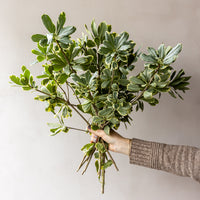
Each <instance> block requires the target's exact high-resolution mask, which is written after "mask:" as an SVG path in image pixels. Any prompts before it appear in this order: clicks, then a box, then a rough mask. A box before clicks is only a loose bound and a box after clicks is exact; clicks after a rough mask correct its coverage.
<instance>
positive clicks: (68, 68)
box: [10, 12, 190, 193]
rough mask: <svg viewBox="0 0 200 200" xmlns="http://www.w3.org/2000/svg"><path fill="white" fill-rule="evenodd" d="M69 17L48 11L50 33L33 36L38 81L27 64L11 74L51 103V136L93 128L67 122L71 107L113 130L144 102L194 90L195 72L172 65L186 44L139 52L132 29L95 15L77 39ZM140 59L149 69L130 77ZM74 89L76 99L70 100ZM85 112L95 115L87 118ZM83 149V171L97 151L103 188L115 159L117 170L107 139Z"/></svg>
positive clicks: (98, 125) (94, 123)
mask: <svg viewBox="0 0 200 200" xmlns="http://www.w3.org/2000/svg"><path fill="white" fill-rule="evenodd" d="M65 20H66V17H65V13H64V12H62V13H61V14H60V15H59V18H58V20H57V24H56V25H55V24H54V23H53V22H52V20H51V19H50V17H49V16H48V15H46V14H44V15H42V22H43V24H44V26H45V27H46V29H47V30H48V33H47V34H46V35H43V34H35V35H33V36H32V40H33V41H34V42H36V44H37V49H34V50H32V53H33V54H35V55H36V58H37V60H36V61H35V63H39V62H41V63H42V68H41V69H42V70H41V71H43V72H42V73H41V74H40V75H38V76H37V79H40V80H41V81H40V82H41V84H40V85H37V84H36V82H35V80H34V78H33V76H32V75H31V74H30V71H29V70H28V69H27V68H26V67H25V66H22V73H21V74H20V76H19V77H17V76H15V75H11V76H10V79H11V81H12V83H14V84H15V85H17V86H20V87H22V88H23V90H33V91H36V92H38V93H40V94H39V95H38V96H36V97H35V99H36V100H40V101H44V102H46V103H47V107H46V109H45V110H46V111H47V112H52V113H53V115H54V116H55V117H56V118H57V119H58V123H48V125H49V126H50V127H51V129H50V131H51V132H52V134H51V135H52V136H54V135H56V134H58V133H60V132H65V133H67V132H68V131H69V130H70V129H74V130H77V131H84V132H87V133H88V130H84V129H81V128H78V127H71V126H70V125H67V123H66V122H65V120H66V119H67V118H68V117H72V111H73V112H76V113H78V115H79V116H80V117H81V118H82V119H83V120H84V121H85V123H86V124H87V125H91V128H92V129H93V130H97V129H103V130H104V131H105V133H106V134H109V133H110V130H111V129H115V130H117V129H118V127H119V126H120V124H121V123H122V122H123V123H124V124H125V126H126V127H127V123H129V124H130V121H131V120H132V118H131V117H130V114H131V112H136V111H138V110H142V111H143V109H144V102H146V103H148V104H150V105H151V106H155V105H156V104H158V103H159V100H158V99H159V98H160V96H161V94H162V93H169V94H170V95H171V96H172V97H174V98H177V97H180V98H181V99H182V97H181V95H180V93H179V92H180V91H182V92H185V91H186V90H188V89H189V88H188V87H187V85H189V82H188V80H189V79H190V76H184V74H185V73H184V71H183V70H182V69H181V70H180V71H179V72H176V71H175V70H174V68H173V67H172V66H171V65H172V63H173V62H174V61H175V60H176V58H177V56H178V54H179V53H180V51H181V49H182V45H181V44H177V45H176V46H175V47H173V48H172V47H171V46H165V45H164V44H161V45H160V46H159V47H158V49H157V50H156V49H154V48H152V47H148V49H147V51H148V53H147V54H144V53H140V52H139V51H138V50H137V51H135V49H134V48H135V43H134V42H133V41H132V40H129V34H128V33H127V32H122V33H120V34H117V33H115V32H111V25H108V24H106V23H105V22H101V23H100V24H99V25H98V26H97V25H96V24H95V21H94V20H93V21H92V23H91V30H89V29H88V27H87V26H86V25H85V28H86V33H87V34H82V37H81V38H78V39H77V40H76V41H75V40H73V39H72V38H71V35H72V34H73V33H74V32H75V31H76V28H75V27H74V26H64V24H65ZM138 58H140V59H142V60H143V61H144V62H145V64H144V69H143V70H142V71H141V72H140V73H138V74H137V75H134V76H129V74H130V72H132V71H133V70H134V68H135V66H134V63H135V62H136V61H137V60H138ZM71 93H72V94H73V95H75V97H76V99H77V102H72V101H71V98H70V94H71ZM85 113H87V115H88V114H89V115H90V116H91V117H90V118H89V119H87V118H86V117H85V116H84V114H85ZM81 150H82V151H83V152H84V157H83V160H82V161H81V164H80V166H79V168H78V170H79V169H80V168H81V167H83V166H84V165H85V169H84V170H83V172H82V174H83V173H84V172H85V171H86V169H87V167H88V165H89V163H90V161H91V159H92V157H93V156H94V158H95V166H96V171H97V174H98V178H99V181H100V182H101V184H102V193H103V192H104V185H105V170H106V168H107V167H110V166H111V165H112V164H113V165H114V166H115V168H116V169H117V170H118V168H117V166H116V163H115V161H114V160H113V158H112V156H111V154H110V152H109V150H108V144H107V143H106V142H105V141H103V140H102V139H101V138H99V139H98V141H97V142H96V143H88V144H86V145H84V146H83V147H82V149H81Z"/></svg>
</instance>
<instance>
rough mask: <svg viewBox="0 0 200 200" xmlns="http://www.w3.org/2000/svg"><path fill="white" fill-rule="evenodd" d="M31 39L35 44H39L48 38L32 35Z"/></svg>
mask: <svg viewBox="0 0 200 200" xmlns="http://www.w3.org/2000/svg"><path fill="white" fill-rule="evenodd" d="M31 39H32V40H33V42H39V41H40V40H42V39H46V36H45V35H42V34H35V35H32V37H31Z"/></svg>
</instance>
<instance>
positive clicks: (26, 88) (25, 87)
mask: <svg viewBox="0 0 200 200" xmlns="http://www.w3.org/2000/svg"><path fill="white" fill-rule="evenodd" d="M22 89H23V90H31V89H32V88H31V87H29V86H23V87H22Z"/></svg>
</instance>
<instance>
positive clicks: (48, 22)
mask: <svg viewBox="0 0 200 200" xmlns="http://www.w3.org/2000/svg"><path fill="white" fill-rule="evenodd" d="M42 22H43V24H44V26H45V27H46V29H47V30H48V31H49V32H50V33H55V25H54V24H53V22H52V21H51V18H50V17H49V16H48V15H45V14H44V15H42Z"/></svg>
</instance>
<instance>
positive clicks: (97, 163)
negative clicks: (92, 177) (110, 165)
mask: <svg viewBox="0 0 200 200" xmlns="http://www.w3.org/2000/svg"><path fill="white" fill-rule="evenodd" d="M96 153H97V152H96ZM95 167H96V171H97V172H98V171H99V161H98V160H96V161H95Z"/></svg>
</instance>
